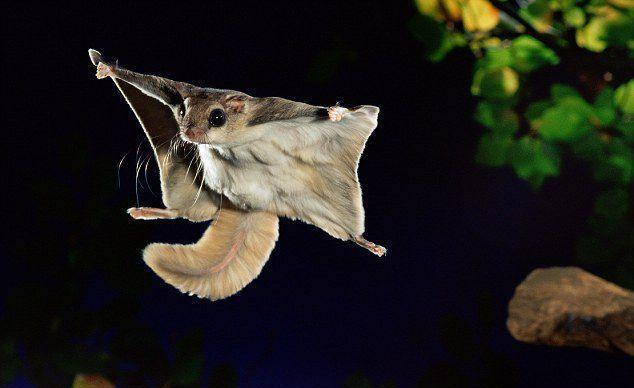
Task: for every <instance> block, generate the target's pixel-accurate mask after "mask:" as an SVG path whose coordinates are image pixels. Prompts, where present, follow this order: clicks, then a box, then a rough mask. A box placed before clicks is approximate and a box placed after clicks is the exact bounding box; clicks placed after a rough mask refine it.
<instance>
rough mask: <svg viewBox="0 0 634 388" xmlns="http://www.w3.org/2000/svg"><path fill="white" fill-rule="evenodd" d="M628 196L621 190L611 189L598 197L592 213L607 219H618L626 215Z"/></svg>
mask: <svg viewBox="0 0 634 388" xmlns="http://www.w3.org/2000/svg"><path fill="white" fill-rule="evenodd" d="M628 208H629V195H628V193H627V191H625V190H623V189H612V190H608V191H605V192H603V193H601V195H599V197H598V198H597V201H596V202H595V204H594V211H595V212H596V213H597V214H600V215H602V216H604V217H606V218H608V219H619V218H622V217H623V216H625V214H627V211H628Z"/></svg>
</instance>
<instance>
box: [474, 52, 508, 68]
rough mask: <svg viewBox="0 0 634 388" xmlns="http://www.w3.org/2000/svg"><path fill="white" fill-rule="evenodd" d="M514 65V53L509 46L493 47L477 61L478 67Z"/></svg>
mask: <svg viewBox="0 0 634 388" xmlns="http://www.w3.org/2000/svg"><path fill="white" fill-rule="evenodd" d="M512 65H513V54H512V53H511V50H510V48H509V47H491V48H489V49H488V50H487V51H486V54H485V55H484V57H482V58H481V59H479V60H478V61H477V62H476V68H477V69H489V70H492V69H499V68H501V67H507V66H512Z"/></svg>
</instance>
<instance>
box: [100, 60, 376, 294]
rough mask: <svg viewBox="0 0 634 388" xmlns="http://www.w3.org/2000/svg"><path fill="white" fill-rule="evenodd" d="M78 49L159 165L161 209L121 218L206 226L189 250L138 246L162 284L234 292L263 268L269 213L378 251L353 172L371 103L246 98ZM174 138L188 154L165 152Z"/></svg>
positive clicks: (371, 124) (272, 231) (371, 123)
mask: <svg viewBox="0 0 634 388" xmlns="http://www.w3.org/2000/svg"><path fill="white" fill-rule="evenodd" d="M88 53H89V55H90V59H91V61H92V63H93V65H95V66H97V74H96V75H97V78H99V79H102V78H106V77H110V78H111V79H112V80H113V81H114V83H115V85H116V86H117V88H118V89H119V91H120V92H121V93H122V94H123V96H124V97H125V100H126V101H127V103H128V105H129V106H130V108H132V110H133V112H134V114H135V116H136V118H137V119H138V121H139V122H140V124H141V126H142V127H143V130H144V131H145V134H146V136H147V138H148V140H149V141H150V144H151V145H152V148H153V150H154V154H155V157H156V161H157V163H158V166H159V172H160V180H161V190H162V200H163V203H164V205H165V209H158V208H149V207H138V208H131V209H128V213H129V214H130V216H132V217H133V218H134V219H143V220H151V219H174V218H185V219H188V220H190V221H194V222H201V221H211V220H213V221H212V222H211V223H210V226H209V227H208V229H207V230H206V231H205V233H204V234H203V236H202V237H201V238H200V240H199V241H198V242H196V243H194V244H190V245H182V244H163V243H153V244H150V245H148V246H147V247H146V248H145V249H144V251H143V260H144V261H145V263H146V264H147V265H148V266H149V267H150V268H151V269H152V270H153V271H154V272H155V273H156V274H157V275H158V276H160V277H161V278H162V279H163V280H164V281H166V282H167V283H169V284H171V285H172V286H174V287H176V288H178V289H179V290H180V291H182V292H186V293H189V294H190V295H197V296H199V297H203V298H208V299H211V300H217V299H223V298H226V297H228V296H231V295H233V294H235V293H237V292H238V291H240V290H241V289H242V288H244V287H245V286H246V285H247V284H248V283H250V282H251V281H252V280H253V279H255V278H256V277H257V276H258V275H259V274H260V271H261V270H262V267H263V266H264V264H265V263H266V261H267V260H268V258H269V255H270V254H271V251H272V250H273V247H274V246H275V242H276V241H277V238H278V216H283V217H288V218H291V219H299V220H302V221H304V222H306V223H309V224H312V225H315V226H317V227H318V228H320V229H322V230H324V231H325V232H326V233H328V234H330V235H331V236H333V237H336V238H338V239H341V240H344V241H347V240H351V241H354V242H355V243H357V244H358V245H360V246H362V247H364V248H366V249H368V250H369V251H371V252H372V253H374V254H376V255H378V256H382V255H384V254H385V252H386V249H385V248H383V247H382V246H380V245H377V244H374V243H372V242H370V241H367V240H366V239H365V238H364V237H363V233H364V230H365V226H364V217H365V216H364V210H363V203H362V200H361V187H360V185H359V179H358V176H357V167H358V164H359V158H360V157H361V153H362V152H363V149H364V147H365V143H366V141H367V139H368V137H369V136H370V134H371V133H372V131H373V130H374V129H375V128H376V126H377V118H378V114H379V108H378V107H376V106H370V105H361V106H357V107H354V108H350V109H346V108H344V107H341V106H339V105H336V106H331V107H328V108H326V107H321V106H313V105H309V104H305V103H301V102H295V101H291V100H287V99H283V98H279V97H251V96H249V95H247V94H245V93H241V92H237V91H233V90H224V89H213V88H203V87H198V86H194V85H191V84H188V83H185V82H177V81H172V80H170V79H167V78H162V77H157V76H153V75H146V74H140V73H136V72H133V71H130V70H126V69H124V68H121V67H119V66H118V65H116V64H112V63H110V62H106V61H104V59H103V58H102V55H101V54H100V53H99V52H97V51H95V50H88ZM179 137H180V139H182V140H184V142H185V144H188V145H189V146H190V147H191V148H192V149H193V152H174V148H173V142H174V141H175V140H176V139H178V138H179ZM190 151H191V150H190ZM198 171H202V174H198ZM199 175H200V176H199Z"/></svg>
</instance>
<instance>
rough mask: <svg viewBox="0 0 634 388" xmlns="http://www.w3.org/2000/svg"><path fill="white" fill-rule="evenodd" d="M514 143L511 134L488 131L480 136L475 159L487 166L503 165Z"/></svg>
mask: <svg viewBox="0 0 634 388" xmlns="http://www.w3.org/2000/svg"><path fill="white" fill-rule="evenodd" d="M512 145H513V139H512V138H511V137H510V136H503V135H496V134H492V133H487V134H485V135H483V136H482V138H480V143H479V144H478V150H477V151H476V156H475V160H476V162H478V163H480V164H484V165H485V166H491V167H499V166H503V165H504V164H505V163H506V161H507V160H508V155H509V151H510V149H511V147H512Z"/></svg>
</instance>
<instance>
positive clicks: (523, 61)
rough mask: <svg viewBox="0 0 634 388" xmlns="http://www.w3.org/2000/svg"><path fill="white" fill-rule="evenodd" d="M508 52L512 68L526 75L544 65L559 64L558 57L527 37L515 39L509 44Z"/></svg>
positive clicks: (533, 39)
mask: <svg viewBox="0 0 634 388" xmlns="http://www.w3.org/2000/svg"><path fill="white" fill-rule="evenodd" d="M510 51H511V54H512V57H513V67H514V68H515V69H516V70H517V71H519V72H524V73H528V72H531V71H533V70H536V69H539V68H540V67H542V66H544V65H556V64H558V63H559V57H557V54H555V52H554V51H552V50H551V49H549V48H548V47H546V46H545V45H544V44H543V43H542V42H540V41H538V40H537V39H535V38H533V37H532V36H529V35H522V36H520V37H518V38H515V39H514V40H513V41H512V43H511V49H510Z"/></svg>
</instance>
